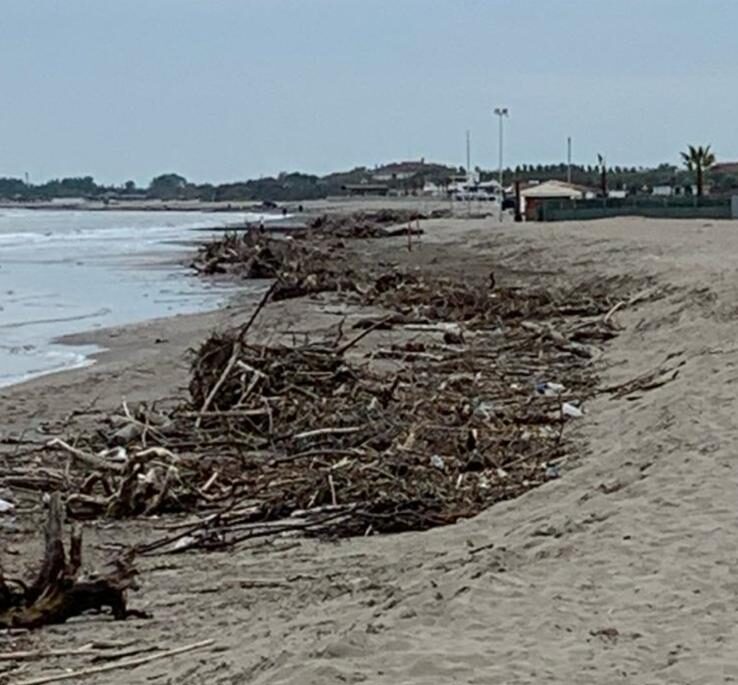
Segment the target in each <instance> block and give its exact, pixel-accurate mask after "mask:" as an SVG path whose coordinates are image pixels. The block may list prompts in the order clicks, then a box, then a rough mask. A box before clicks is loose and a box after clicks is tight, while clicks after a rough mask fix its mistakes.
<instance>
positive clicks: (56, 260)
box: [0, 208, 269, 387]
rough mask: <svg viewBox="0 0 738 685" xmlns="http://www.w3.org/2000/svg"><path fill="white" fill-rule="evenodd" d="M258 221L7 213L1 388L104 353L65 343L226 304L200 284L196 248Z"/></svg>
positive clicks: (2, 236)
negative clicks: (190, 262)
mask: <svg viewBox="0 0 738 685" xmlns="http://www.w3.org/2000/svg"><path fill="white" fill-rule="evenodd" d="M260 218H262V217H261V216H260V215H257V214H247V213H241V214H232V213H227V214H225V213H217V212H168V211H167V212H164V211H153V212H151V211H150V212H147V211H135V212H134V211H113V210H111V211H70V210H33V209H2V208H0V387H5V386H9V385H13V384H15V383H19V382H22V381H24V380H27V379H30V378H34V377H36V376H40V375H43V374H47V373H52V372H56V371H62V370H64V369H71V368H76V367H81V366H85V365H88V364H90V363H92V360H91V357H90V355H92V354H94V353H95V352H99V351H101V348H98V347H96V346H92V345H66V344H62V343H60V342H59V341H58V338H59V337H61V336H65V335H69V334H72V333H83V332H85V331H91V330H95V329H98V328H106V327H109V326H120V325H124V324H131V323H136V322H140V321H145V320H147V319H153V318H158V317H162V316H172V315H175V314H189V313H195V312H200V311H206V310H210V309H214V308H216V307H218V306H220V305H222V304H223V303H224V302H225V301H226V299H227V298H228V297H229V295H231V293H232V290H231V288H230V287H228V286H225V285H216V284H214V283H209V282H207V281H205V280H203V279H201V278H198V277H196V276H194V275H193V273H192V272H191V270H190V269H188V268H187V265H186V255H187V253H188V250H189V251H192V250H194V245H193V243H194V241H196V240H201V239H204V238H207V237H208V235H210V233H209V232H210V231H212V232H213V234H214V233H215V229H218V228H222V227H224V226H226V225H236V224H239V223H240V224H243V222H244V221H258V220H259V219H260ZM264 218H265V219H268V218H269V217H264ZM197 229H207V230H205V231H203V230H197ZM188 243H189V246H188Z"/></svg>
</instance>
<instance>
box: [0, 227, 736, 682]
mask: <svg viewBox="0 0 738 685" xmlns="http://www.w3.org/2000/svg"><path fill="white" fill-rule="evenodd" d="M423 228H424V230H425V234H424V235H423V237H422V241H421V244H420V246H419V247H418V249H416V250H414V251H413V252H411V253H407V252H406V251H404V239H403V238H387V239H382V240H375V241H357V246H356V248H355V249H356V250H358V251H359V252H360V253H362V255H363V258H365V259H371V260H377V261H379V260H382V261H385V262H387V263H391V264H396V265H401V266H403V267H404V268H412V267H413V266H414V265H421V264H422V265H423V266H424V268H426V269H433V270H437V272H438V274H439V275H441V274H444V273H453V274H457V275H458V274H459V273H467V274H469V273H477V272H478V273H481V272H489V271H491V270H494V271H495V273H496V274H497V277H498V280H499V281H500V282H503V283H509V284H518V283H522V282H526V283H531V282H535V283H539V284H541V285H550V284H554V283H576V282H580V281H583V280H587V279H597V278H606V277H612V276H626V277H638V278H643V279H644V280H648V281H649V282H650V283H652V285H653V287H659V288H664V289H665V293H666V295H665V296H664V297H662V298H661V299H658V300H655V301H653V302H645V303H643V304H642V305H640V306H638V307H637V308H636V307H634V308H629V307H627V306H625V307H622V308H621V309H620V310H619V311H618V312H617V313H616V314H615V316H616V317H617V321H618V323H619V324H620V326H622V331H621V333H620V335H619V336H618V337H617V338H616V339H615V340H614V341H612V342H611V343H608V344H607V346H606V347H605V354H604V356H603V358H602V360H601V361H600V362H599V372H600V375H601V377H602V383H603V384H604V385H610V384H612V385H615V384H619V383H624V382H625V381H628V380H629V379H632V378H635V377H637V376H639V375H640V374H643V373H646V372H649V371H652V370H654V369H656V368H658V367H659V366H660V365H662V364H664V363H665V362H666V361H667V360H668V361H669V362H670V363H672V364H673V363H681V362H684V365H683V366H682V367H681V369H680V373H679V375H678V377H676V379H675V380H674V381H673V382H670V383H668V384H666V385H664V386H662V387H658V388H655V389H653V390H648V391H644V392H643V393H640V394H639V395H638V396H636V397H635V398H633V397H631V398H630V399H628V400H626V399H613V398H612V397H611V396H607V395H601V396H599V397H598V398H596V399H595V400H594V401H592V402H590V403H589V404H588V405H587V407H586V414H585V417H584V418H583V419H582V420H581V421H580V422H579V423H578V427H577V428H576V433H575V440H576V441H577V443H578V444H579V445H580V446H581V451H582V455H583V456H579V457H577V458H576V459H572V460H570V461H568V462H567V463H566V464H565V465H564V467H563V469H562V477H561V478H559V479H556V480H552V481H551V482H549V483H547V484H545V485H543V486H541V487H539V488H537V489H534V490H531V491H530V492H528V493H526V494H525V495H523V496H522V497H520V498H517V499H514V500H511V501H508V502H503V503H500V504H497V505H495V506H493V507H491V508H490V509H488V510H486V511H485V512H483V513H482V514H480V515H478V516H476V517H475V518H473V519H469V520H465V521H463V522H460V523H457V524H455V525H452V526H447V527H443V528H436V529H433V530H431V531H428V532H423V533H404V534H399V535H388V536H376V537H368V538H363V539H357V538H353V539H349V540H342V541H340V542H337V543H327V542H320V541H316V540H309V539H297V540H294V539H290V540H283V541H277V542H274V543H269V544H262V545H258V546H251V547H248V548H245V549H237V550H235V551H226V552H222V553H219V552H213V553H209V554H208V553H203V552H196V553H191V554H182V555H176V556H168V557H164V558H157V557H147V558H144V559H141V560H140V563H139V564H138V566H139V570H140V590H139V591H137V592H135V593H132V595H131V604H132V605H135V606H136V607H140V608H142V609H145V610H146V611H149V612H151V614H152V615H153V618H151V619H149V620H143V619H130V620H128V621H126V622H115V621H112V620H111V619H110V618H108V617H82V618H79V619H75V620H73V621H71V622H70V623H68V624H66V625H60V626H53V627H49V628H44V629H43V630H39V631H36V632H33V633H31V634H22V635H16V636H2V637H1V638H0V639H1V640H2V647H0V655H1V654H2V651H5V650H11V649H34V650H35V649H38V650H50V649H74V648H80V647H82V646H84V645H86V644H89V643H91V642H95V641H110V642H112V641H116V642H120V643H131V644H134V645H141V644H145V645H158V646H160V647H162V648H164V649H172V648H176V647H179V646H183V645H187V644H190V643H196V642H198V641H202V640H206V639H213V640H214V644H213V645H209V646H207V647H206V648H204V649H202V650H199V651H193V652H188V653H184V654H181V655H180V656H178V657H174V658H172V659H168V660H166V661H153V662H152V663H149V664H145V665H142V666H139V667H137V668H135V669H130V670H129V669H124V670H117V671H111V672H109V673H104V674H100V675H92V676H89V677H86V678H85V679H84V680H80V681H79V682H84V683H116V684H120V685H123V684H126V685H132V684H139V683H140V684H144V683H193V684H194V683H208V684H214V683H222V684H224V685H225V684H226V683H265V684H266V683H270V684H271V683H285V684H286V683H295V684H298V683H300V684H302V685H305V684H308V683H309V684H314V685H328V684H332V683H360V682H364V683H378V684H380V683H386V684H387V685H400V684H406V683H407V684H409V683H418V684H436V683H438V684H445V683H479V684H482V683H484V684H487V683H506V684H508V683H521V684H522V683H531V684H538V683H581V684H582V685H589V684H591V683H633V684H641V683H642V684H644V685H645V684H646V683H649V684H650V683H670V684H684V685H687V684H690V685H693V684H696V683H705V684H708V683H709V684H713V683H722V682H736V681H738V657H736V654H738V632H736V628H735V619H736V593H737V591H738V584H737V582H736V575H737V573H738V554H737V552H738V539H737V535H736V527H735V521H736V513H735V502H736V495H737V494H738V475H737V473H738V472H737V471H736V465H735V460H734V445H733V443H734V437H733V435H734V432H733V426H734V414H735V410H736V409H737V408H738V406H737V405H738V400H737V399H736V397H735V396H734V395H735V393H733V392H732V391H731V385H732V383H733V381H734V374H735V373H736V372H735V369H736V365H737V364H738V345H737V344H736V342H735V340H736V338H737V337H738V318H737V316H738V314H737V312H736V304H735V302H736V294H737V293H738V285H736V280H735V278H734V276H735V274H736V266H735V255H736V254H738V222H730V221H714V222H709V221H704V220H694V221H672V220H668V221H667V220H661V221H659V220H644V219H638V218H629V219H617V220H615V219H613V220H603V221H596V222H582V223H578V222H571V223H561V224H555V223H551V224H539V223H537V224H530V223H528V224H522V225H521V224H514V223H512V222H509V223H503V224H499V223H498V222H497V221H495V220H494V219H463V218H448V219H433V220H426V221H424V222H423ZM257 297H258V293H255V292H254V293H252V294H249V295H244V296H243V297H241V298H240V299H238V300H235V301H233V302H232V303H231V304H230V305H229V306H228V307H227V308H224V309H221V310H218V311H213V312H206V313H199V314H193V315H180V316H176V317H172V318H166V319H159V320H153V321H148V322H145V323H142V324H137V325H134V326H126V327H120V328H115V329H106V330H101V331H96V332H95V333H93V334H82V335H78V336H75V338H74V340H73V342H75V343H77V344H83V343H84V344H87V343H92V344H98V345H100V346H102V347H105V348H106V349H107V351H106V352H104V353H102V354H101V355H99V356H98V357H97V358H96V363H95V364H94V365H93V366H91V367H89V368H85V369H78V370H74V371H68V372H63V373H59V374H54V375H49V376H45V377H43V378H39V379H36V380H32V381H30V382H27V383H24V384H21V385H17V386H12V387H10V388H4V389H0V408H1V410H2V411H1V414H0V464H2V462H3V459H4V458H6V457H7V456H8V455H11V454H14V453H16V452H17V451H19V450H28V455H29V456H28V459H29V460H32V459H33V452H32V450H33V448H34V445H37V444H38V443H39V442H42V441H43V440H44V439H46V438H47V437H48V433H47V429H48V427H49V426H50V425H57V426H58V425H59V424H60V423H64V422H65V421H66V420H67V419H68V417H69V416H70V414H71V413H72V412H75V411H76V412H78V413H79V414H80V415H79V416H78V423H79V424H80V425H84V423H85V421H88V420H89V422H90V425H94V414H89V417H88V416H87V415H86V414H85V412H94V411H95V410H110V409H113V408H115V407H116V406H118V405H119V404H120V402H121V400H122V399H123V398H125V399H126V400H127V401H129V402H138V401H147V400H148V401H151V400H156V399H158V398H163V397H167V396H171V395H174V394H176V393H177V392H178V391H179V390H180V389H181V388H182V387H184V386H186V384H187V381H188V361H187V350H188V349H190V348H192V347H193V346H195V345H197V344H198V343H199V342H200V341H201V340H202V339H203V338H204V337H205V336H206V335H207V333H208V332H209V331H210V330H212V329H214V328H226V327H230V326H233V325H237V324H239V323H242V322H244V321H245V320H246V319H247V318H248V317H249V315H250V313H251V311H252V309H253V306H254V304H255V301H256V298H257ZM364 313H365V312H362V311H357V310H350V311H347V310H346V308H345V307H343V308H342V307H340V306H338V305H337V304H336V303H335V301H334V300H332V299H331V298H330V297H329V296H327V295H326V296H323V295H320V296H318V297H313V298H301V299H297V300H286V301H284V302H279V303H275V304H270V305H267V307H266V309H265V311H264V314H263V316H262V317H261V318H260V319H259V320H258V322H257V326H256V329H255V331H254V335H255V336H259V337H262V338H269V337H270V336H274V335H279V334H282V333H281V332H282V331H286V330H291V331H301V332H302V333H303V334H304V335H307V336H314V337H315V338H319V337H320V336H322V335H325V334H326V332H328V331H330V330H332V329H333V328H334V327H335V326H336V325H337V324H338V322H339V321H340V319H341V318H342V317H348V320H349V321H350V320H351V317H358V316H360V315H362V314H364ZM383 336H391V333H385V332H377V333H376V336H375V337H373V336H368V337H367V338H366V339H365V341H363V345H364V347H363V348H362V349H363V350H366V349H368V348H370V347H371V345H375V344H378V343H377V341H378V340H382V339H386V338H383ZM361 351H362V350H357V353H360V352H361ZM38 516H39V512H38V511H29V512H28V513H24V512H23V511H21V512H20V513H19V515H18V516H17V518H16V519H15V520H14V521H10V520H8V519H7V518H0V530H2V531H3V534H2V540H1V541H0V554H2V556H3V560H4V564H7V566H9V567H11V568H12V569H14V570H16V569H17V570H19V571H20V570H21V569H23V568H25V567H27V566H28V565H29V564H31V563H32V562H33V561H34V560H35V559H36V558H37V557H38V556H39V553H40V546H41V542H40V539H39V537H38V525H37V524H38V520H39V518H38ZM165 525H167V522H166V521H164V520H162V519H155V518H154V519H149V520H143V519H141V520H136V521H131V522H120V521H114V522H103V521H100V522H94V523H90V524H88V525H86V527H85V535H86V545H85V548H86V550H87V551H86V553H87V554H88V558H87V560H86V561H88V562H89V563H90V565H94V563H95V562H99V561H101V560H104V559H105V557H106V552H107V551H108V550H109V549H110V547H109V546H110V545H111V544H121V543H134V542H136V541H139V540H141V539H144V538H146V537H147V536H151V535H153V534H155V533H156V532H157V531H159V532H161V530H162V526H165ZM86 665H88V664H82V663H81V661H80V660H79V659H78V658H76V657H74V656H67V657H55V658H46V659H42V660H29V661H27V662H24V663H23V665H22V667H21V668H20V669H18V670H15V671H14V672H13V674H12V677H11V679H10V680H8V682H14V683H21V682H29V683H31V682H35V681H34V680H33V679H34V678H36V677H40V676H42V675H45V674H48V673H56V672H59V671H63V670H64V669H76V668H82V667H84V666H86ZM2 673H3V664H2V662H0V682H2V678H3V676H2ZM70 682H77V681H70Z"/></svg>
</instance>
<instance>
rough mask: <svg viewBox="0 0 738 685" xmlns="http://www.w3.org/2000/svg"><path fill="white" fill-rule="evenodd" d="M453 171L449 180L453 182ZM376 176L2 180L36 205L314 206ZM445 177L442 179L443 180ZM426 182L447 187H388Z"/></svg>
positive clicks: (3, 192) (365, 172)
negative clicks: (72, 201)
mask: <svg viewBox="0 0 738 685" xmlns="http://www.w3.org/2000/svg"><path fill="white" fill-rule="evenodd" d="M453 171H454V170H453V169H451V168H449V171H448V172H447V173H446V174H445V176H448V178H449V179H450V176H451V173H452V172H453ZM372 175H373V171H372V170H370V169H367V168H365V167H358V168H356V169H352V170H350V171H345V172H337V173H333V174H328V175H327V176H316V175H313V174H304V173H300V172H293V173H281V174H279V175H278V176H275V177H271V176H269V177H264V178H258V179H251V180H248V181H237V182H234V183H222V184H219V185H215V184H212V183H192V182H190V181H188V180H187V179H186V178H185V177H184V176H181V175H179V174H174V173H170V174H162V175H161V176H157V177H156V178H154V179H153V180H152V181H151V182H150V183H149V184H148V186H146V187H145V188H140V187H138V186H136V184H135V183H134V182H133V181H127V182H126V183H124V184H123V185H122V186H106V185H101V184H97V183H96V182H95V180H94V179H93V178H92V177H91V176H84V177H74V178H63V179H56V180H52V181H48V182H46V183H42V184H38V185H35V184H27V183H25V182H24V181H23V180H21V179H18V178H0V198H2V199H4V200H18V201H34V200H52V199H55V198H77V197H79V198H85V199H88V200H102V201H105V200H111V199H117V200H125V199H131V200H132V199H138V200H140V199H154V200H203V201H208V202H242V201H255V202H263V201H267V200H268V201H273V202H290V201H299V200H312V199H320V198H325V197H328V196H332V195H341V194H344V193H345V192H346V191H345V186H346V185H356V184H360V183H372V182H373V181H372ZM441 176H443V174H441ZM426 180H433V181H435V182H440V181H443V180H444V179H442V178H439V172H438V171H437V170H436V171H434V172H432V173H428V174H418V175H416V177H413V178H411V179H403V180H402V181H389V182H388V183H387V184H386V185H388V186H389V187H391V188H393V189H395V190H397V191H398V192H416V191H418V190H419V189H420V188H422V187H423V185H424V184H425V182H426Z"/></svg>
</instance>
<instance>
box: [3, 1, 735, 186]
mask: <svg viewBox="0 0 738 685" xmlns="http://www.w3.org/2000/svg"><path fill="white" fill-rule="evenodd" d="M0 65H2V67H1V68H0V93H1V94H2V98H1V100H0V176H3V175H14V176H21V175H22V174H23V173H24V172H26V171H27V172H29V173H30V175H31V179H32V180H35V181H39V180H42V179H46V178H49V177H55V176H64V175H83V174H91V175H94V176H95V177H96V178H97V179H98V180H101V181H105V182H122V181H124V180H126V179H129V178H132V179H135V180H136V181H139V182H147V181H148V180H149V179H150V178H151V177H152V176H153V175H155V174H158V173H161V172H166V171H178V172H180V173H182V174H184V175H185V176H187V178H189V179H192V180H196V181H205V180H213V181H226V180H233V179H242V178H246V177H253V176H259V175H268V174H275V173H277V172H279V171H283V170H296V169H300V170H306V171H311V172H316V173H325V172H328V171H331V170H335V169H341V168H348V167H352V166H355V165H369V166H371V165H374V164H377V163H381V162H384V161H388V160H393V159H400V158H403V159H404V158H419V157H421V156H424V157H426V159H432V160H438V161H443V162H450V163H454V164H463V163H464V158H465V152H464V145H465V144H464V137H465V130H466V129H467V128H468V129H471V132H472V152H473V154H472V158H473V159H472V162H473V164H479V165H481V166H485V167H496V165H497V128H496V126H497V124H496V122H495V121H494V120H493V116H492V113H491V110H492V108H493V107H494V106H496V105H506V106H508V107H509V108H510V114H511V117H510V119H509V120H508V121H507V122H506V136H505V141H506V143H505V156H506V162H509V163H511V164H516V163H523V162H558V161H563V158H564V157H565V150H566V137H567V135H571V136H572V137H573V139H574V160H575V161H577V162H581V163H585V164H592V163H594V161H595V154H596V153H597V152H603V153H604V154H605V155H606V157H607V159H608V162H609V163H610V164H628V165H631V164H650V163H655V162H660V161H672V162H676V161H677V158H678V152H679V150H680V149H682V148H684V146H685V145H686V144H687V143H695V144H700V143H711V144H712V145H713V148H714V149H715V151H716V152H717V154H718V157H719V158H721V159H738V73H737V72H738V2H736V0H699V2H696V1H695V0H689V1H687V0H238V1H237V0H114V1H113V0H0Z"/></svg>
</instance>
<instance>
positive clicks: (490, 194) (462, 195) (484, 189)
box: [447, 173, 501, 202]
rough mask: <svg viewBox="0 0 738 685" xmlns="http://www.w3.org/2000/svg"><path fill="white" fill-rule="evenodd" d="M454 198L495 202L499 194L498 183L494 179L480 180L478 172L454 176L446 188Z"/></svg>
mask: <svg viewBox="0 0 738 685" xmlns="http://www.w3.org/2000/svg"><path fill="white" fill-rule="evenodd" d="M447 192H448V195H449V197H450V198H452V199H454V200H486V201H488V202H496V201H497V200H498V199H499V198H500V195H501V192H500V184H499V183H498V182H497V181H495V180H491V181H481V180H480V178H479V174H477V173H471V174H469V175H468V176H461V177H454V179H453V180H452V181H451V183H450V184H449V186H448V189H447Z"/></svg>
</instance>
